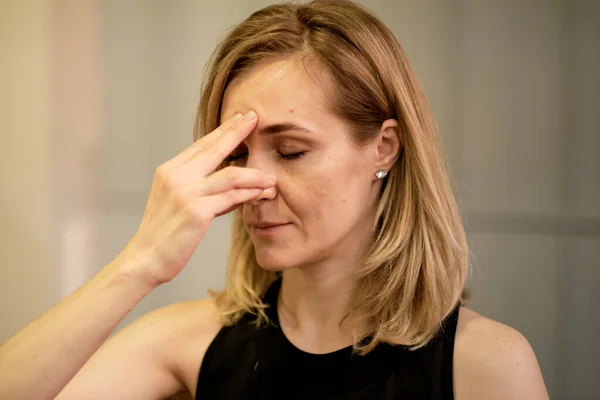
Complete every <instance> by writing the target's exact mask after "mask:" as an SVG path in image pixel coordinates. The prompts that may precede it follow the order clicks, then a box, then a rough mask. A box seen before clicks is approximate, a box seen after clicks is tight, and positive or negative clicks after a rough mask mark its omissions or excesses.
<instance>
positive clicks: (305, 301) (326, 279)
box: [278, 263, 356, 353]
mask: <svg viewBox="0 0 600 400" xmlns="http://www.w3.org/2000/svg"><path fill="white" fill-rule="evenodd" d="M348 265H351V266H352V268H349V267H348ZM355 265H356V263H352V264H346V263H344V264H343V265H310V266H303V267H296V268H293V269H290V270H286V271H284V272H283V280H282V284H281V291H280V295H279V307H278V309H279V318H280V323H281V326H282V329H283V330H284V333H285V334H286V336H287V337H288V339H289V340H290V341H291V342H292V343H293V344H294V345H296V347H299V348H300V349H302V350H305V351H308V352H311V353H327V352H331V351H335V350H337V349H340V348H343V347H346V346H349V345H351V344H352V343H353V336H352V327H351V326H350V324H349V323H348V322H346V321H345V320H344V317H346V315H347V314H348V311H349V310H350V307H351V302H352V294H353V290H354V283H355V270H354V266H355Z"/></svg>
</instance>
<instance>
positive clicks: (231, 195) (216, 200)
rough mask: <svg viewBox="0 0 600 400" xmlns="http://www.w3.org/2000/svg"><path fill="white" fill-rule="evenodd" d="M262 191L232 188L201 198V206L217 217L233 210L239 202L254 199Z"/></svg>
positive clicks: (258, 189)
mask: <svg viewBox="0 0 600 400" xmlns="http://www.w3.org/2000/svg"><path fill="white" fill-rule="evenodd" d="M262 192H263V189H260V188H249V189H248V188H242V189H232V190H228V191H226V192H221V193H217V194H214V195H212V196H209V197H204V198H203V200H204V201H203V202H202V203H203V204H202V207H205V209H206V211H207V212H209V213H210V214H211V215H214V216H215V217H218V216H220V215H224V214H227V213H228V212H231V211H233V210H235V209H236V208H237V207H239V206H240V205H241V204H243V203H245V202H247V201H250V200H254V199H256V198H257V197H258V196H260V194H261V193H262Z"/></svg>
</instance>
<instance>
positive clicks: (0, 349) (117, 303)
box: [0, 258, 152, 399]
mask: <svg viewBox="0 0 600 400" xmlns="http://www.w3.org/2000/svg"><path fill="white" fill-rule="evenodd" d="M125 262H131V261H126V260H123V259H119V258H117V259H116V260H115V261H113V262H112V263H111V264H109V265H107V266H106V267H105V268H104V269H103V270H102V271H100V272H99V273H98V274H97V275H96V276H95V277H94V278H92V279H91V280H89V281H88V282H87V283H86V284H85V285H83V286H82V287H81V288H79V289H78V290H77V291H75V292H74V293H73V294H71V295H70V296H68V297H67V298H66V299H64V300H63V301H62V302H60V303H59V304H58V305H56V306H55V307H53V308H52V309H51V310H49V311H48V312H46V313H45V314H43V315H42V316H41V317H39V318H38V319H37V320H35V321H33V322H32V323H30V324H29V325H27V326H26V327H25V328H23V329H22V330H21V331H20V332H18V333H17V334H16V335H15V336H13V337H12V338H10V339H9V340H8V341H6V342H5V343H4V344H2V346H0V399H8V398H10V399H53V398H54V397H55V396H56V395H58V393H59V392H60V391H61V390H62V389H63V387H64V386H66V384H67V383H68V382H69V381H70V380H71V379H72V378H73V376H74V375H75V374H76V373H77V372H78V371H79V369H80V368H81V367H82V366H83V365H84V364H85V363H86V361H87V360H88V359H89V358H90V357H91V356H92V355H93V354H94V352H95V351H96V350H97V349H98V348H99V347H100V346H101V345H102V343H103V342H104V341H105V340H106V338H107V337H108V336H109V335H110V334H111V332H112V331H113V330H114V329H115V328H116V327H117V326H118V325H119V323H120V322H121V321H122V320H123V318H124V317H125V316H126V315H127V314H128V313H129V311H131V309H132V308H133V307H134V306H135V305H136V304H137V303H139V302H140V300H141V299H142V298H144V296H146V295H147V294H148V293H149V292H150V290H151V289H152V287H151V286H150V285H148V284H145V283H144V282H142V281H140V280H139V279H136V277H134V276H132V275H131V274H127V273H125V268H123V267H124V263H125ZM128 270H130V269H128Z"/></svg>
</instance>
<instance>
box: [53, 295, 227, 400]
mask: <svg viewBox="0 0 600 400" xmlns="http://www.w3.org/2000/svg"><path fill="white" fill-rule="evenodd" d="M220 327H221V325H220V324H219V322H218V319H217V317H216V312H215V307H214V303H213V301H212V300H211V299H205V300H197V301H191V302H186V303H179V304H174V305H170V306H167V307H163V308H161V309H158V310H155V311H153V312H151V313H149V314H147V315H145V316H144V317H142V318H140V319H139V320H137V321H135V322H134V323H132V324H131V325H129V326H127V327H126V328H125V329H123V330H122V331H121V332H119V333H118V334H117V335H115V336H114V337H112V338H111V339H110V340H109V341H108V342H107V343H106V344H104V345H103V346H102V347H101V348H100V349H99V350H98V351H97V352H96V353H95V354H94V355H93V356H92V358H91V359H90V360H89V361H88V362H87V363H86V364H85V366H84V367H83V368H82V369H81V370H80V371H79V372H78V373H77V375H76V376H75V378H73V380H71V382H70V383H69V384H68V385H67V387H66V388H65V389H64V390H63V391H62V392H61V393H60V394H59V395H58V397H57V398H56V400H66V399H77V400H104V399H148V400H150V399H166V398H169V399H174V398H177V399H184V398H186V399H187V398H189V396H190V394H191V395H192V396H193V395H194V394H195V389H196V384H197V380H198V371H199V370H200V364H201V362H202V358H203V356H204V352H205V351H206V349H207V348H208V346H209V344H210V342H211V341H212V339H213V338H214V336H215V335H216V333H217V332H218V330H219V328H220ZM99 382H100V383H101V384H98V383H99ZM177 395H179V396H180V397H174V396H177Z"/></svg>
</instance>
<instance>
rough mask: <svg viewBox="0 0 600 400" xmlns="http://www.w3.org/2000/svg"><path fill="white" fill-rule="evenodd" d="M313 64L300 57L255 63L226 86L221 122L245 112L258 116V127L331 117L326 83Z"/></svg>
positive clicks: (320, 70) (322, 72) (320, 72)
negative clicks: (249, 111) (274, 123)
mask: <svg viewBox="0 0 600 400" xmlns="http://www.w3.org/2000/svg"><path fill="white" fill-rule="evenodd" d="M314 64H315V63H309V62H306V61H304V60H303V59H301V58H300V57H291V58H283V59H274V60H265V61H261V62H259V63H258V64H257V65H255V66H253V67H252V68H250V69H249V70H248V71H246V72H245V73H243V74H242V75H240V76H239V77H237V78H236V79H234V80H233V81H232V82H231V83H230V84H229V85H228V86H227V89H226V91H225V95H224V96H223V106H222V112H221V120H222V121H224V120H226V119H227V118H229V117H230V116H233V115H234V114H235V113H237V112H242V113H243V112H246V111H248V110H254V111H255V112H256V113H257V114H258V116H259V124H261V122H270V123H273V122H281V121H279V120H278V119H281V118H283V117H285V118H286V119H289V118H298V119H303V120H307V119H316V120H319V119H326V117H333V114H332V112H331V111H330V108H329V107H328V99H327V97H328V96H327V95H326V93H327V90H326V88H327V87H328V86H329V85H328V84H327V83H328V82H327V81H328V80H327V79H326V77H325V74H324V71H323V70H322V69H321V68H319V67H318V66H316V65H314ZM275 119H277V121H275ZM321 122H323V121H321Z"/></svg>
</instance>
